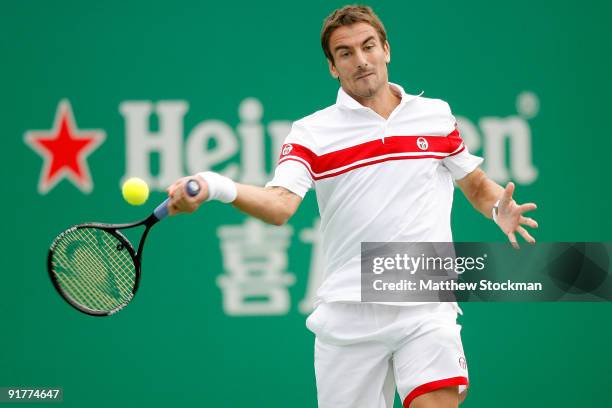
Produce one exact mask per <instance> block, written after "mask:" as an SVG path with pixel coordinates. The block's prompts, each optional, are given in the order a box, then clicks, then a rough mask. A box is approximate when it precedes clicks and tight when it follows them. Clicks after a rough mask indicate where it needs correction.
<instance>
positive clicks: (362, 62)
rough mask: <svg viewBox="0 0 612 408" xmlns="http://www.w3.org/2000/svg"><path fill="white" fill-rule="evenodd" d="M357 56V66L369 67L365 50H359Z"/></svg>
mask: <svg viewBox="0 0 612 408" xmlns="http://www.w3.org/2000/svg"><path fill="white" fill-rule="evenodd" d="M355 58H356V61H357V67H358V68H361V69H364V68H367V67H368V60H367V59H366V57H365V54H364V53H363V52H361V51H358V52H357V53H356V54H355Z"/></svg>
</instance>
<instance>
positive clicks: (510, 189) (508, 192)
mask: <svg viewBox="0 0 612 408" xmlns="http://www.w3.org/2000/svg"><path fill="white" fill-rule="evenodd" d="M512 194H514V183H513V182H509V183H508V184H507V185H506V188H505V189H504V195H502V198H501V201H503V202H505V203H509V202H510V201H512Z"/></svg>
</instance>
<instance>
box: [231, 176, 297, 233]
mask: <svg viewBox="0 0 612 408" xmlns="http://www.w3.org/2000/svg"><path fill="white" fill-rule="evenodd" d="M236 188H237V189H238V195H237V197H236V200H234V202H232V205H233V206H234V207H236V208H237V209H239V210H240V211H242V212H244V213H246V214H249V215H251V216H253V217H256V218H259V219H260V220H262V221H264V222H267V223H269V224H274V225H282V224H284V223H286V222H287V220H288V219H289V218H290V217H291V216H292V215H293V213H294V212H295V211H296V210H297V207H298V206H299V204H300V202H301V198H300V197H299V196H297V195H295V194H293V193H291V192H289V191H288V190H285V189H284V188H281V187H266V188H264V187H257V186H251V185H247V184H239V183H236Z"/></svg>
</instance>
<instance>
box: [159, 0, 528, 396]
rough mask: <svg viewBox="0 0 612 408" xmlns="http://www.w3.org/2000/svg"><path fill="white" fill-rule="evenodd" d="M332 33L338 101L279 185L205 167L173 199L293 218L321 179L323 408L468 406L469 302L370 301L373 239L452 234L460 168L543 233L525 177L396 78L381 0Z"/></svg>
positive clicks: (286, 154)
mask: <svg viewBox="0 0 612 408" xmlns="http://www.w3.org/2000/svg"><path fill="white" fill-rule="evenodd" d="M321 44H322V47H323V51H324V53H325V55H326V57H327V61H328V63H329V70H330V73H331V75H332V76H333V77H334V78H337V79H338V80H339V81H340V85H341V87H340V89H339V91H338V98H337V101H336V104H334V105H332V106H330V107H328V108H326V109H323V110H321V111H318V112H315V113H314V114H312V115H310V116H307V117H305V118H303V119H301V120H298V121H296V122H295V123H294V124H293V126H292V129H291V132H290V134H289V135H288V136H287V139H286V141H285V144H284V145H283V147H282V151H281V157H280V160H279V164H278V166H277V168H276V171H275V175H274V179H273V180H272V181H271V182H269V183H268V184H267V185H266V187H265V188H261V187H255V186H249V185H244V184H238V183H234V182H233V181H231V180H230V179H228V178H226V177H223V176H221V175H219V174H216V173H213V172H205V173H201V174H199V176H200V178H201V180H204V181H205V182H204V183H202V185H203V188H202V191H201V193H200V194H199V195H198V196H196V197H194V198H191V197H188V196H187V195H186V194H185V193H184V184H185V182H186V181H187V180H188V179H190V178H191V177H186V178H183V179H180V180H178V181H177V182H175V183H174V184H173V185H172V186H170V187H169V189H168V193H169V196H170V197H171V202H170V212H171V214H176V213H179V212H187V213H189V212H193V211H195V210H196V209H197V208H198V206H199V205H200V204H201V203H202V202H204V201H207V200H211V199H216V200H220V201H223V202H227V203H230V202H231V203H232V204H233V205H234V206H235V207H236V208H238V209H239V210H241V211H243V212H245V213H247V214H250V215H252V216H254V217H257V218H259V219H261V220H263V221H265V222H268V223H272V224H276V225H281V224H284V223H286V222H287V220H288V219H289V218H290V217H291V216H292V215H293V214H294V213H295V211H296V210H297V208H298V206H299V205H300V202H301V201H302V198H303V197H304V195H305V194H306V192H307V191H308V190H309V189H310V188H311V187H313V186H314V188H315V189H316V193H317V200H318V204H319V210H320V213H321V231H322V233H323V246H324V253H325V263H326V265H325V277H324V281H323V283H322V285H321V287H320V288H319V290H318V292H317V302H316V305H317V307H316V309H315V311H314V312H313V313H312V314H311V315H310V316H309V318H308V320H307V326H308V327H309V329H310V330H312V331H313V332H314V333H315V335H316V339H315V374H316V380H317V394H318V402H319V407H322V408H342V407H346V408H356V407H368V408H374V407H376V408H377V407H387V408H390V407H392V406H393V398H394V388H395V387H397V391H398V393H399V394H400V397H401V398H402V401H403V403H404V406H405V407H413V408H427V407H436V408H446V407H456V406H457V405H458V404H459V402H460V401H462V400H463V398H465V392H466V390H467V386H468V374H467V363H466V362H465V357H464V356H463V347H462V345H461V339H460V335H459V331H460V327H461V326H459V325H457V324H456V318H457V311H459V312H460V309H459V308H458V306H457V305H456V304H455V303H438V302H435V303H424V302H421V303H415V302H413V303H404V304H397V305H390V304H371V303H361V302H360V300H361V296H360V243H361V242H364V241H376V242H390V241H406V242H450V241H452V235H451V231H450V211H451V206H452V198H453V179H454V180H455V182H456V183H457V185H458V186H459V188H460V189H461V191H462V192H463V193H464V194H465V196H466V197H467V199H468V200H469V201H470V203H471V204H472V205H473V206H474V207H475V208H476V209H477V210H478V211H480V212H481V213H482V214H483V215H485V217H488V218H492V217H493V218H495V219H496V222H497V224H498V225H499V227H500V228H501V229H502V231H503V232H504V233H505V234H506V235H507V236H508V238H509V240H510V242H511V243H512V244H513V245H515V246H517V245H518V243H517V238H516V235H515V234H516V233H518V234H520V235H521V236H522V237H523V238H524V239H525V240H526V241H528V242H530V243H533V242H535V240H534V239H533V237H532V236H531V235H530V234H529V233H528V232H527V231H526V230H525V228H524V227H523V225H526V226H529V227H537V223H536V222H535V221H534V220H532V219H531V218H527V217H525V216H523V213H525V212H526V211H530V210H533V209H535V208H536V206H535V204H523V205H517V204H516V203H515V201H514V200H513V199H512V194H513V191H514V185H513V184H512V183H508V185H507V186H506V188H505V189H504V188H502V187H501V186H499V185H497V184H496V183H495V182H493V181H491V180H490V179H488V178H487V176H486V175H485V174H484V172H483V171H482V170H480V169H479V167H478V166H479V164H480V163H481V162H482V159H480V158H478V157H475V156H472V155H471V154H470V153H469V152H468V150H467V148H466V147H465V146H464V144H463V141H462V140H461V137H460V135H459V132H458V131H457V129H456V123H455V119H454V117H453V116H452V114H451V111H450V108H449V106H448V104H447V103H446V102H444V101H441V100H437V99H428V98H423V97H420V96H413V95H408V94H406V93H405V92H404V90H403V89H402V88H401V87H400V86H399V85H395V84H391V83H389V81H388V72H387V64H389V62H390V60H391V50H390V46H389V42H388V41H387V36H386V32H385V29H384V27H383V25H382V23H381V22H380V20H379V19H378V17H377V16H376V15H375V14H374V13H373V11H372V10H371V9H370V8H369V7H361V6H346V7H343V8H342V9H339V10H336V11H334V12H333V13H332V14H331V15H330V16H329V17H327V19H326V20H325V22H324V25H323V30H322V33H321Z"/></svg>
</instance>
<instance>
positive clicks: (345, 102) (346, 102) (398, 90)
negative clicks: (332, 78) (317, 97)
mask: <svg viewBox="0 0 612 408" xmlns="http://www.w3.org/2000/svg"><path fill="white" fill-rule="evenodd" d="M389 85H390V86H391V90H392V91H393V92H394V93H395V94H399V95H400V96H401V98H402V99H401V101H400V105H403V104H405V103H406V102H408V101H410V100H412V99H414V98H418V97H419V96H421V95H423V92H421V93H420V94H418V95H409V94H407V93H406V92H405V91H404V88H402V87H401V86H399V85H397V84H394V83H392V82H389ZM336 104H337V105H340V106H344V107H346V108H348V109H369V108H367V107H365V106H363V105H362V104H360V103H359V102H357V101H356V100H355V99H353V98H352V97H351V96H350V95H349V94H347V93H346V91H345V90H344V89H343V88H342V87H340V89H338V97H337V98H336Z"/></svg>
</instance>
